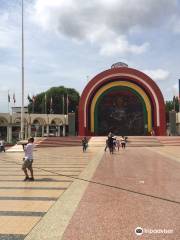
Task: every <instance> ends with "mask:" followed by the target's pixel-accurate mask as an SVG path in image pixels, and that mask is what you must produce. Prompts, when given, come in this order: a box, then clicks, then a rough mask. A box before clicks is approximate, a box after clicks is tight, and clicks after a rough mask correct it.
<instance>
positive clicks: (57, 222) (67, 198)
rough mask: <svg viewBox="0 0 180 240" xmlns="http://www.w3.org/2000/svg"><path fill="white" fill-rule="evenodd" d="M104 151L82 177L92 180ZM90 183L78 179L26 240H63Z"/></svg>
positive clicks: (94, 158)
mask: <svg viewBox="0 0 180 240" xmlns="http://www.w3.org/2000/svg"><path fill="white" fill-rule="evenodd" d="M103 152H104V151H99V152H98V154H96V155H95V156H94V157H93V159H92V160H91V161H90V163H89V165H88V166H87V167H86V169H85V170H84V171H83V172H82V173H81V174H80V177H82V178H83V176H86V177H87V178H88V179H91V178H92V177H93V175H94V173H95V171H96V169H97V167H98V165H99V163H100V161H101V159H102V156H103V154H104V153H103ZM88 184H89V182H88V181H81V180H79V179H78V178H77V179H76V180H75V181H74V182H73V183H71V186H70V187H69V188H68V189H67V190H66V191H65V192H64V193H63V194H62V195H61V196H60V197H59V199H58V200H57V201H56V203H55V204H54V205H53V206H52V207H51V208H50V209H49V210H48V212H47V214H46V215H45V216H44V217H43V218H42V219H41V220H40V221H39V222H38V223H37V224H36V225H35V226H34V227H33V229H32V230H31V232H30V233H29V234H28V235H27V237H26V238H25V240H30V239H34V240H43V239H51V240H54V239H59V240H60V239H62V236H63V234H64V231H65V230H66V228H67V226H68V224H69V221H70V219H71V218H72V216H73V214H74V212H75V211H76V208H77V206H78V204H79V202H80V201H81V199H82V196H83V195H84V192H85V191H86V189H87V187H88Z"/></svg>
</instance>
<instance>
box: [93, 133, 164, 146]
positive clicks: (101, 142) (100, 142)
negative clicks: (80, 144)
mask: <svg viewBox="0 0 180 240" xmlns="http://www.w3.org/2000/svg"><path fill="white" fill-rule="evenodd" d="M120 138H121V137H120V136H116V139H119V140H120ZM106 139H107V137H91V139H90V141H89V146H93V147H105V145H106ZM127 146H128V147H160V146H163V143H161V142H160V141H159V140H158V139H157V138H156V137H154V136H128V140H127Z"/></svg>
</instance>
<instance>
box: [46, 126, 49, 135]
mask: <svg viewBox="0 0 180 240" xmlns="http://www.w3.org/2000/svg"><path fill="white" fill-rule="evenodd" d="M46 134H47V136H49V125H47V127H46Z"/></svg>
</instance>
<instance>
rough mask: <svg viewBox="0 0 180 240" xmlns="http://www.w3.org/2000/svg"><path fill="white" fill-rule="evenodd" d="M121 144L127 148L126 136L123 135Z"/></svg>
mask: <svg viewBox="0 0 180 240" xmlns="http://www.w3.org/2000/svg"><path fill="white" fill-rule="evenodd" d="M121 146H122V148H124V149H125V147H126V138H125V137H124V136H122V137H121Z"/></svg>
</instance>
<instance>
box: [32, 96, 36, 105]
mask: <svg viewBox="0 0 180 240" xmlns="http://www.w3.org/2000/svg"><path fill="white" fill-rule="evenodd" d="M35 100H36V97H35V96H34V95H33V97H32V101H33V103H34V102H35Z"/></svg>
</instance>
